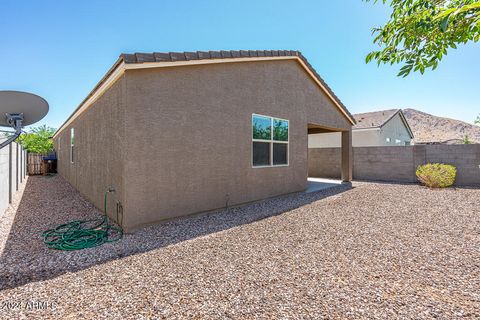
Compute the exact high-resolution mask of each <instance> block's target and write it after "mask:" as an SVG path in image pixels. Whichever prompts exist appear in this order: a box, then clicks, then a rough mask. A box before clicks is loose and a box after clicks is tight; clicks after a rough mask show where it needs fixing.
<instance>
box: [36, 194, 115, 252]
mask: <svg viewBox="0 0 480 320" xmlns="http://www.w3.org/2000/svg"><path fill="white" fill-rule="evenodd" d="M113 191H114V190H113V189H108V190H107V191H105V196H104V203H103V207H104V212H105V214H104V215H103V217H101V218H97V219H91V220H74V221H71V222H69V223H65V224H62V225H59V226H58V227H56V228H54V229H50V230H47V231H45V232H44V233H43V242H44V243H45V244H46V245H47V247H48V248H50V249H56V250H63V251H74V250H81V249H85V248H93V247H97V246H99V245H102V244H104V243H107V242H114V241H118V240H120V239H121V238H122V237H123V230H122V229H121V228H119V227H115V226H114V225H111V224H109V221H108V216H107V195H108V193H110V192H113Z"/></svg>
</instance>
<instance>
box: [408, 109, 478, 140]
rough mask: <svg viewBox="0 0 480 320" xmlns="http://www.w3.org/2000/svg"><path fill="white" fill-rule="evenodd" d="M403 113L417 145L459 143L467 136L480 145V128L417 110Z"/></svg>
mask: <svg viewBox="0 0 480 320" xmlns="http://www.w3.org/2000/svg"><path fill="white" fill-rule="evenodd" d="M403 113H404V115H405V118H407V121H408V124H409V125H410V127H411V129H412V131H413V135H414V136H415V138H414V142H415V143H426V142H434V143H459V142H460V141H461V140H463V138H464V137H465V136H466V135H468V138H469V140H470V141H472V143H480V126H476V125H473V124H470V123H467V122H463V121H460V120H454V119H449V118H443V117H437V116H434V115H431V114H428V113H425V112H421V111H418V110H415V109H404V110H403Z"/></svg>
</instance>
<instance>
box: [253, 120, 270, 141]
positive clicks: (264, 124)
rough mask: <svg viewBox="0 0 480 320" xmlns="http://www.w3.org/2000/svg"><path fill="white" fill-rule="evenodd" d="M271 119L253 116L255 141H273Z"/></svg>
mask: <svg viewBox="0 0 480 320" xmlns="http://www.w3.org/2000/svg"><path fill="white" fill-rule="evenodd" d="M271 121H272V120H271V118H269V117H262V116H253V117H252V128H253V139H263V140H271V139H272V122H271Z"/></svg>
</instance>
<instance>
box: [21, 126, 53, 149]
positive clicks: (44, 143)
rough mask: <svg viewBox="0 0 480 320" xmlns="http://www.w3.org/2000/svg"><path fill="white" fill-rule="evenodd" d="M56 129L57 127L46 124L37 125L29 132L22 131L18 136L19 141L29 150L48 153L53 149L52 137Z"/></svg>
mask: <svg viewBox="0 0 480 320" xmlns="http://www.w3.org/2000/svg"><path fill="white" fill-rule="evenodd" d="M55 131H56V129H54V128H50V127H48V126H46V125H43V126H39V127H35V128H32V129H31V130H30V131H29V132H27V133H22V134H21V135H20V137H18V139H17V142H18V143H20V144H21V145H22V146H23V147H24V148H25V150H27V151H28V152H32V153H48V152H50V151H52V150H53V141H52V139H51V137H52V136H53V134H54V133H55Z"/></svg>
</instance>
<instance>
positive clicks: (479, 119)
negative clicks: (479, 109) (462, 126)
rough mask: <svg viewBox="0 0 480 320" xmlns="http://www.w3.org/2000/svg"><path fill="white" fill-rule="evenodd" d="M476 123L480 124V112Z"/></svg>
mask: <svg viewBox="0 0 480 320" xmlns="http://www.w3.org/2000/svg"><path fill="white" fill-rule="evenodd" d="M475 123H476V124H479V125H480V114H479V115H478V116H477V119H476V120H475Z"/></svg>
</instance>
